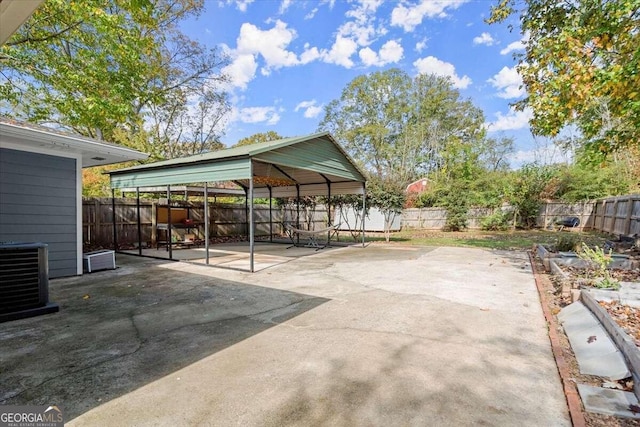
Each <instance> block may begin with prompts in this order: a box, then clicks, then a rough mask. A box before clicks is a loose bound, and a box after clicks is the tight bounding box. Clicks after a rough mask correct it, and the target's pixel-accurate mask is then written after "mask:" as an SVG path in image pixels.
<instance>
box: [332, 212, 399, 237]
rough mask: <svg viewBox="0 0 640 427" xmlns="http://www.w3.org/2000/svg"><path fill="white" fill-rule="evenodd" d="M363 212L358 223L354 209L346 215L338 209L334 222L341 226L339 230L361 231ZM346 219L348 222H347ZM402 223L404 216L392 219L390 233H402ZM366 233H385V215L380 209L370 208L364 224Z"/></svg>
mask: <svg viewBox="0 0 640 427" xmlns="http://www.w3.org/2000/svg"><path fill="white" fill-rule="evenodd" d="M361 212H362V211H359V212H358V221H357V223H356V215H355V212H354V210H353V208H346V210H345V212H344V214H342V213H341V212H340V209H339V208H337V209H336V212H335V217H334V220H333V223H334V224H338V223H339V224H340V227H338V229H339V230H354V229H361V228H362V225H361V223H360V218H361ZM345 217H346V220H345ZM401 223H402V214H396V215H394V217H393V218H392V221H391V226H390V227H389V229H390V231H400V225H401ZM364 227H365V231H384V215H383V214H382V212H380V210H379V209H378V208H370V209H369V214H368V215H367V217H366V218H365V222H364Z"/></svg>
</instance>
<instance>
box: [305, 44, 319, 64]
mask: <svg viewBox="0 0 640 427" xmlns="http://www.w3.org/2000/svg"><path fill="white" fill-rule="evenodd" d="M321 56H322V55H321V53H320V51H318V48H317V47H309V43H305V45H304V52H302V54H300V63H301V64H308V63H309V62H312V61H315V60H316V59H318V58H320V57H321Z"/></svg>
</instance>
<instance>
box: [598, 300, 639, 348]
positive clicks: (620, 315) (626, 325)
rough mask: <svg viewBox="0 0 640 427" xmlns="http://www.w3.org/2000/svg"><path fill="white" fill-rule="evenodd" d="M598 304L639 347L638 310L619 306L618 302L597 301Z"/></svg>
mask: <svg viewBox="0 0 640 427" xmlns="http://www.w3.org/2000/svg"><path fill="white" fill-rule="evenodd" d="M599 304H600V306H602V307H603V308H604V309H605V310H607V312H608V313H609V315H610V316H611V318H612V319H613V320H615V321H616V323H617V324H618V326H620V327H621V328H622V330H624V331H625V332H626V333H627V334H628V335H629V336H630V337H631V338H633V339H634V340H635V342H636V345H637V346H638V347H640V309H638V308H636V307H630V306H628V305H624V304H621V303H620V302H618V301H612V302H604V301H599Z"/></svg>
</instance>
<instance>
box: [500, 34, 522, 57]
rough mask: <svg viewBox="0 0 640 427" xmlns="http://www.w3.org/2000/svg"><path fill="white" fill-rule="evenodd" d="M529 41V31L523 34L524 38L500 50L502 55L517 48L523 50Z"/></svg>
mask: <svg viewBox="0 0 640 427" xmlns="http://www.w3.org/2000/svg"><path fill="white" fill-rule="evenodd" d="M528 41H529V33H526V34H525V35H524V36H522V39H520V40H517V41H515V42H512V43H509V44H508V45H507V47H505V48H504V49H502V50H501V51H500V55H506V54H508V53H511V52H514V51H516V50H522V49H524V48H525V43H526V42H528Z"/></svg>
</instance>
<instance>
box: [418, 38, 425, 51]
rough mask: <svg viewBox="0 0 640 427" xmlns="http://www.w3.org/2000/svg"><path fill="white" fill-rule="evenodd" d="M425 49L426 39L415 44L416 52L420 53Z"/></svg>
mask: <svg viewBox="0 0 640 427" xmlns="http://www.w3.org/2000/svg"><path fill="white" fill-rule="evenodd" d="M425 47H427V38H426V37H425V38H423V39H422V40H420V41H419V42H418V43H416V52H418V53H422V51H423V50H424V48H425Z"/></svg>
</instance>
